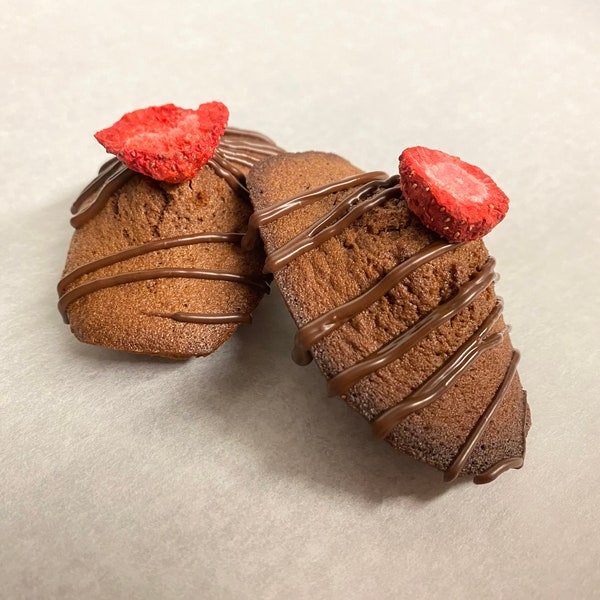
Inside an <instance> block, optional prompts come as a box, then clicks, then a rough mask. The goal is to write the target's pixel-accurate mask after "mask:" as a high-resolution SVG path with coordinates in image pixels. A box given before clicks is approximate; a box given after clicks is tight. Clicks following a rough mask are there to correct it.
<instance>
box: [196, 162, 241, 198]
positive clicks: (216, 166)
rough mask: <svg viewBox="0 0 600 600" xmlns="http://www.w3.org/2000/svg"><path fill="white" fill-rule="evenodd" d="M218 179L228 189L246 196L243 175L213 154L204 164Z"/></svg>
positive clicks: (230, 164) (229, 163)
mask: <svg viewBox="0 0 600 600" xmlns="http://www.w3.org/2000/svg"><path fill="white" fill-rule="evenodd" d="M206 164H207V165H208V166H209V167H210V168H211V169H212V170H213V171H214V172H215V173H216V174H217V175H218V176H219V177H221V178H223V179H224V180H225V181H226V182H227V183H228V185H229V187H230V188H231V189H232V190H234V191H235V192H237V193H238V194H240V193H241V194H242V195H244V196H247V195H248V190H247V189H246V178H245V176H244V174H243V173H242V172H241V171H240V170H239V169H238V168H237V167H235V166H234V165H233V164H232V163H231V162H230V161H228V160H227V159H226V158H223V157H222V156H221V155H220V154H219V153H218V152H215V153H214V154H213V156H212V158H211V159H209V161H208V162H207V163H206Z"/></svg>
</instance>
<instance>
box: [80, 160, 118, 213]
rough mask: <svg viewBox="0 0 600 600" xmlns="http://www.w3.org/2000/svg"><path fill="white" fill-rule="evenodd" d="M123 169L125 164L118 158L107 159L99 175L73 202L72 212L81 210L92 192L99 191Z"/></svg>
mask: <svg viewBox="0 0 600 600" xmlns="http://www.w3.org/2000/svg"><path fill="white" fill-rule="evenodd" d="M122 169H123V165H122V163H121V162H120V161H119V159H118V158H111V159H110V160H107V161H106V162H105V163H104V164H103V165H102V166H101V167H100V169H99V170H98V176H97V177H96V178H95V179H93V180H92V181H91V182H90V183H88V185H86V186H85V188H83V190H82V191H81V193H80V194H79V196H78V197H77V199H76V200H75V202H73V204H72V206H71V214H75V213H77V212H79V210H80V208H81V205H82V204H83V203H84V202H85V201H86V199H87V198H88V197H89V196H90V194H93V193H94V192H96V191H98V190H99V189H100V187H102V185H103V184H104V182H105V181H106V179H108V178H109V177H110V176H111V175H114V174H115V173H117V172H118V171H120V170H122Z"/></svg>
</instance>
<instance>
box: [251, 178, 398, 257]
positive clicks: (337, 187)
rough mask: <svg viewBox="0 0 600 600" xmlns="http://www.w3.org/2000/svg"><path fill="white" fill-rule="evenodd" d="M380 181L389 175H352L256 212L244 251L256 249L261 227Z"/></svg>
mask: <svg viewBox="0 0 600 600" xmlns="http://www.w3.org/2000/svg"><path fill="white" fill-rule="evenodd" d="M378 179H380V180H383V179H387V173H384V172H383V171H373V172H370V173H359V174H358V175H351V176H350V177H346V178H344V179H340V180H339V181H336V182H334V183H330V184H327V185H324V186H321V187H318V188H314V189H312V190H309V191H308V192H304V193H302V194H298V195H296V196H293V197H292V198H289V199H287V200H283V201H282V202H278V203H276V204H272V205H271V206H266V207H265V208H262V209H260V210H256V211H254V213H253V214H252V216H251V217H250V221H249V223H248V231H247V232H246V235H245V236H244V239H243V240H242V249H244V250H249V249H251V248H253V247H254V245H255V243H256V241H257V239H258V228H259V227H260V226H262V225H266V224H267V223H271V222H272V221H275V220H276V219H279V218H280V217H283V216H284V215H287V214H289V213H291V212H293V211H294V210H296V209H298V208H300V207H302V206H307V205H310V204H313V203H314V202H317V201H318V200H321V199H322V198H324V197H325V196H328V195H329V194H333V193H335V192H341V191H344V190H348V189H350V188H353V187H356V186H357V185H362V184H366V183H372V182H373V181H374V180H378Z"/></svg>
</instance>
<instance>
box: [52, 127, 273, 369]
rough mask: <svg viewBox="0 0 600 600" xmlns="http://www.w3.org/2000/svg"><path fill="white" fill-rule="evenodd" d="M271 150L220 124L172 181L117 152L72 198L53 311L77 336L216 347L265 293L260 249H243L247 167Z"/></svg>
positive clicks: (171, 348)
mask: <svg viewBox="0 0 600 600" xmlns="http://www.w3.org/2000/svg"><path fill="white" fill-rule="evenodd" d="M278 152H280V149H279V148H277V146H276V145H275V144H274V143H273V142H272V141H271V140H269V139H268V138H266V137H264V136H262V135H260V134H257V133H254V132H250V131H245V130H239V129H233V128H228V129H226V131H225V134H224V135H223V137H222V138H221V141H220V144H219V146H218V148H217V150H216V152H215V153H214V155H213V157H212V158H211V159H210V160H209V161H208V163H207V164H205V165H204V166H203V167H202V168H201V169H200V170H199V172H198V173H197V175H196V176H195V177H193V179H191V180H189V181H185V182H183V183H178V184H171V183H165V182H162V181H157V180H154V179H151V178H150V177H147V176H145V175H141V174H139V173H135V172H134V171H131V170H130V169H129V168H127V167H126V166H125V165H124V164H123V163H121V162H120V161H119V160H117V159H116V158H115V159H113V160H110V161H109V162H107V163H106V164H105V165H104V166H103V167H102V168H101V169H100V173H99V175H98V176H97V177H96V178H95V179H94V180H93V181H92V182H91V183H90V185H89V186H87V187H86V188H85V190H84V191H83V192H82V193H81V195H80V196H79V198H78V199H77V200H76V202H75V203H74V205H73V208H72V212H73V218H72V219H71V223H72V225H73V226H74V227H75V233H74V235H73V238H72V241H71V246H70V248H69V252H68V256H67V261H66V266H65V269H64V273H63V278H62V279H61V281H60V283H59V284H58V293H59V297H60V299H59V310H60V311H61V313H62V315H63V317H64V319H65V322H68V323H70V325H71V330H72V331H73V333H74V334H75V336H76V337H77V338H78V339H80V340H81V341H83V342H87V343H90V344H96V345H99V346H105V347H107V348H113V349H116V350H123V351H127V352H135V353H143V354H150V355H158V356H165V357H171V358H187V357H191V356H204V355H207V354H210V353H211V352H213V351H214V350H216V349H217V348H218V347H219V346H220V345H221V344H222V343H223V342H225V341H226V340H227V339H228V338H229V337H230V336H231V335H232V334H233V332H234V331H235V330H236V328H237V327H238V326H239V324H240V323H247V322H249V321H250V320H251V317H250V314H251V312H252V310H253V309H254V308H255V307H256V305H257V304H258V302H259V300H260V299H261V297H262V295H263V294H264V293H265V292H266V291H268V282H267V279H266V278H265V277H264V276H263V275H262V266H263V261H264V253H263V250H262V248H257V249H255V250H253V251H252V252H243V251H242V250H241V248H240V241H241V237H242V234H243V232H245V231H246V228H247V223H248V218H249V216H250V213H251V210H252V209H251V206H250V203H249V200H248V195H247V191H246V189H245V173H246V172H247V171H248V169H249V167H250V166H252V164H254V163H255V162H256V161H257V160H261V159H264V158H265V157H266V156H270V155H272V154H275V153H278Z"/></svg>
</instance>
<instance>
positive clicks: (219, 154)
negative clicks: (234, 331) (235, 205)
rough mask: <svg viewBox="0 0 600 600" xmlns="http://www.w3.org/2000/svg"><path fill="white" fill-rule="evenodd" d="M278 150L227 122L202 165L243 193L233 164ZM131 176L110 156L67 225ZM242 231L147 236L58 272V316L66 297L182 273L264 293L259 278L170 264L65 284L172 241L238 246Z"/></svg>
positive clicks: (242, 316) (95, 208) (243, 319)
mask: <svg viewBox="0 0 600 600" xmlns="http://www.w3.org/2000/svg"><path fill="white" fill-rule="evenodd" d="M280 152H282V150H281V149H280V148H278V147H277V146H276V145H275V143H274V142H273V141H272V140H270V139H269V138H268V137H266V136H264V135H262V134H260V133H256V132H253V131H246V130H243V129H235V128H231V127H230V128H228V129H227V130H226V131H225V134H224V135H223V138H222V139H221V142H220V144H219V147H218V148H217V150H216V152H215V154H214V156H213V157H212V158H211V159H210V160H209V161H208V163H207V164H208V166H209V167H210V168H211V169H212V170H213V171H214V172H215V173H216V174H217V175H218V176H219V177H222V178H223V179H224V180H225V181H226V182H227V183H228V185H229V186H230V187H231V188H232V189H233V190H234V191H235V192H237V193H242V194H243V195H244V196H245V195H247V190H246V180H245V176H244V173H243V172H242V171H241V170H240V169H239V168H238V165H239V166H242V167H248V166H251V165H252V164H254V162H257V161H258V160H261V159H262V158H265V157H267V156H271V155H274V154H278V153H280ZM133 175H135V173H134V171H131V170H130V169H128V168H127V167H126V166H125V165H124V164H123V163H121V162H120V161H119V160H118V159H117V158H113V159H111V160H109V161H107V162H106V163H105V164H104V165H102V167H101V168H100V170H99V173H98V176H97V177H96V178H95V179H94V180H93V181H92V182H91V183H90V184H89V185H88V186H86V187H85V189H84V190H83V191H82V192H81V194H80V195H79V197H78V198H77V199H76V200H75V202H74V203H73V206H72V207H71V212H72V213H73V217H72V219H71V224H72V225H73V227H75V228H76V229H78V228H80V227H82V226H83V225H85V224H86V223H87V222H89V221H90V220H91V219H92V218H93V217H94V216H96V215H97V214H98V213H99V212H100V211H101V210H102V209H103V208H104V206H106V203H107V202H108V200H109V199H110V197H111V196H112V195H113V194H114V193H115V192H116V191H117V190H118V189H119V188H120V187H122V186H123V185H124V184H125V183H126V182H127V181H128V180H129V179H130V178H131V177H132V176H133ZM140 176H141V175H140ZM242 236H243V234H241V233H220V232H216V233H197V234H192V235H181V236H176V237H172V238H166V239H157V240H151V241H149V242H146V243H144V244H140V245H138V246H133V247H130V248H126V249H125V250H122V251H120V252H116V253H114V254H110V255H108V256H104V257H102V258H100V259H97V260H95V261H91V262H89V263H87V264H84V265H80V266H79V267H77V268H76V269H74V270H72V271H71V272H70V273H67V274H66V275H64V277H63V278H62V279H61V281H60V282H59V284H58V294H59V302H58V308H59V311H60V313H61V315H62V316H63V319H64V321H65V322H66V323H68V314H67V309H68V307H69V306H70V304H71V303H72V302H74V301H75V300H77V299H79V298H81V297H83V296H85V295H86V294H90V293H92V292H95V291H98V290H101V289H105V288H108V287H112V286H114V285H122V284H126V283H132V282H136V281H146V280H150V279H161V278H172V277H184V278H190V279H211V280H220V281H230V282H234V283H240V284H243V285H249V286H252V287H255V288H257V289H259V290H260V291H261V292H268V290H269V285H268V283H267V281H266V279H265V278H264V277H260V276H255V275H243V274H240V273H228V272H223V271H211V270H200V269H182V268H171V267H166V268H159V269H146V270H142V271H127V272H123V273H118V274H116V275H111V276H108V277H100V278H96V279H91V280H88V281H85V282H84V283H81V284H79V285H76V286H75V287H71V289H68V288H69V286H71V284H73V283H74V282H76V281H77V280H78V279H79V278H80V277H82V276H84V275H88V274H90V273H92V272H94V271H96V270H97V269H100V268H102V267H107V266H110V265H114V264H116V263H119V262H121V261H124V260H127V259H130V258H133V257H136V256H141V255H143V254H147V253H150V252H156V251H160V250H166V249H168V248H174V247H177V246H187V245H192V244H200V243H232V244H236V245H239V244H240V242H241V239H242ZM67 290H68V291H67ZM150 316H154V317H163V318H169V319H172V320H174V321H178V322H182V323H203V324H223V323H249V322H250V321H251V317H250V315H249V314H246V313H231V314H199V313H187V312H174V313H169V314H164V313H160V314H159V313H156V314H152V315H150Z"/></svg>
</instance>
